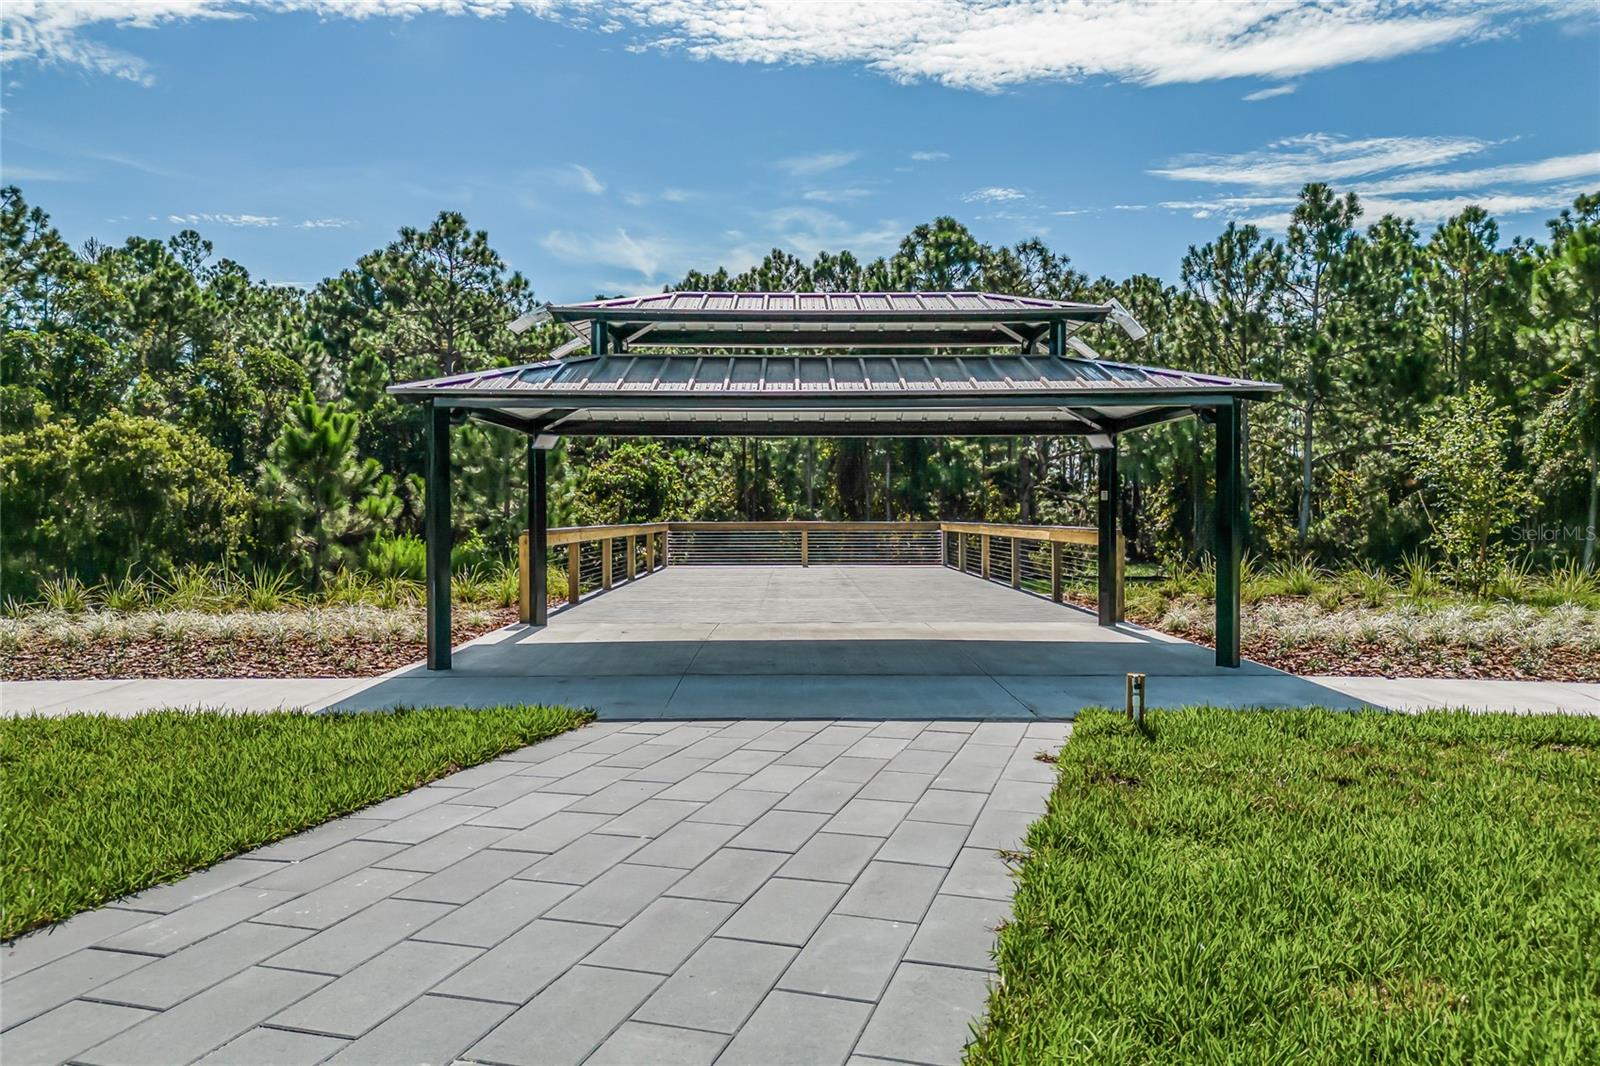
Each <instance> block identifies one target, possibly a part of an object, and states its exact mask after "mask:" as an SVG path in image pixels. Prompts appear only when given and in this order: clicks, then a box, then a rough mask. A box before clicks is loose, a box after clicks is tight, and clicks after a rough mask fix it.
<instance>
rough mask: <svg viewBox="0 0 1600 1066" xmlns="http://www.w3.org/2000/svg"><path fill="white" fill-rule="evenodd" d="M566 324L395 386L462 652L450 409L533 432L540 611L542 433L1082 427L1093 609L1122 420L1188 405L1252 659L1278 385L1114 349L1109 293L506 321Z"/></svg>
mask: <svg viewBox="0 0 1600 1066" xmlns="http://www.w3.org/2000/svg"><path fill="white" fill-rule="evenodd" d="M550 319H554V320H555V321H558V322H561V323H563V324H564V325H565V326H566V327H567V328H568V329H569V330H570V331H571V332H572V334H573V337H572V339H571V340H570V341H569V342H567V343H566V344H564V345H562V346H561V347H560V348H558V349H556V351H554V352H553V353H552V354H551V357H550V358H549V359H546V360H544V361H542V362H538V363H531V364H528V365H525V366H516V367H504V368H497V369H492V370H483V371H476V372H472V373H467V374H457V375H454V376H451V377H444V378H434V379H431V380H426V381H415V382H407V383H404V384H397V385H392V386H390V387H389V391H390V392H391V393H392V394H394V395H396V396H401V397H406V398H408V399H412V400H415V401H418V402H421V403H424V404H426V405H427V406H428V407H429V410H430V417H429V422H428V427H429V429H428V438H427V449H428V462H427V494H426V501H427V502H426V506H427V511H426V516H425V522H424V525H425V539H426V543H427V589H428V595H427V638H428V660H427V665H428V668H429V669H430V670H448V669H449V668H450V651H451V639H450V547H451V525H450V491H449V486H450V425H451V422H452V421H453V420H460V419H462V418H474V419H477V420H480V421H482V422H486V423H489V424H492V425H496V426H501V427H504V428H506V429H511V430H515V431H517V432H520V433H523V434H525V435H526V437H527V441H528V464H529V466H528V484H529V501H528V528H529V544H530V548H531V559H532V565H531V567H530V569H531V574H532V578H531V579H532V582H533V590H532V595H531V602H532V621H533V623H534V624H535V625H544V624H545V621H546V606H545V601H546V593H545V560H546V555H547V529H548V523H547V509H548V508H547V499H548V497H547V491H546V488H547V485H546V478H547V474H546V461H545V456H546V452H547V451H548V450H549V449H550V448H551V447H552V446H553V445H554V444H555V442H556V441H557V440H558V439H559V438H560V437H562V436H651V437H712V436H761V437H785V436H791V437H886V436H904V435H915V436H945V437H972V436H1013V435H1029V436H1040V435H1070V436H1079V437H1083V438H1084V439H1085V440H1086V441H1087V442H1088V444H1089V445H1090V446H1091V447H1092V448H1093V449H1094V450H1095V452H1096V455H1097V457H1098V470H1099V502H1098V515H1097V517H1098V523H1097V524H1098V532H1099V537H1098V548H1097V550H1098V553H1099V560H1098V561H1099V565H1098V572H1099V581H1100V586H1101V595H1100V603H1101V608H1100V619H1099V620H1100V623H1101V624H1102V625H1112V624H1114V623H1115V622H1116V621H1117V619H1116V618H1115V617H1114V615H1112V614H1111V613H1109V611H1108V608H1107V606H1106V605H1107V604H1108V603H1110V602H1112V601H1113V599H1114V597H1113V596H1112V594H1111V590H1110V589H1109V588H1108V583H1109V582H1111V581H1113V580H1114V578H1113V574H1114V572H1115V570H1116V568H1115V567H1114V566H1113V565H1112V562H1113V558H1112V554H1111V553H1112V551H1113V548H1114V545H1115V542H1116V535H1117V508H1116V506H1115V504H1114V501H1116V500H1117V499H1118V495H1119V493H1118V486H1119V482H1118V472H1117V451H1118V438H1119V437H1120V435H1121V434H1123V433H1125V432H1129V431H1131V430H1135V429H1140V428H1143V427H1146V426H1152V425H1156V424H1159V423H1162V422H1169V421H1173V420H1176V419H1182V418H1194V417H1198V418H1200V419H1203V420H1205V421H1208V422H1212V423H1214V424H1215V426H1216V507H1215V509H1214V510H1215V522H1216V529H1215V545H1216V556H1217V558H1216V611H1217V621H1216V661H1217V664H1218V665H1219V666H1230V667H1236V666H1238V665H1239V598H1240V589H1239V579H1240V566H1241V558H1242V554H1243V544H1244V530H1245V523H1246V520H1247V516H1246V515H1245V514H1244V500H1245V493H1244V490H1243V485H1242V483H1241V479H1242V463H1241V455H1240V447H1241V433H1240V427H1241V421H1242V417H1243V409H1244V405H1245V404H1246V403H1247V402H1249V401H1251V400H1259V399H1265V398H1267V397H1270V396H1271V395H1272V394H1273V393H1275V392H1277V391H1279V389H1280V388H1281V386H1279V385H1275V384H1271V383H1267V382H1260V381H1249V380H1242V379H1234V378H1225V377H1218V376H1214V375H1207V374H1197V373H1191V372H1188V371H1179V370H1167V369H1161V368H1158V367H1149V366H1138V365H1133V364H1129V363H1120V362H1111V361H1107V360H1104V359H1102V358H1100V356H1099V354H1098V353H1097V352H1095V350H1094V349H1093V348H1091V347H1090V346H1089V345H1088V344H1087V343H1086V342H1085V341H1084V340H1083V339H1082V338H1081V337H1080V336H1079V334H1080V333H1081V332H1082V331H1084V330H1085V329H1086V328H1088V327H1090V326H1094V325H1097V324H1100V323H1104V322H1106V321H1107V320H1110V321H1111V322H1112V323H1115V324H1116V325H1118V326H1120V327H1121V328H1122V329H1123V330H1124V331H1125V332H1126V333H1127V334H1128V335H1129V336H1130V337H1132V338H1133V339H1134V340H1139V339H1141V338H1142V337H1143V336H1144V335H1145V331H1144V329H1143V327H1141V326H1140V325H1139V323H1138V322H1137V321H1135V320H1134V319H1133V317H1132V316H1131V315H1129V314H1128V313H1127V311H1126V310H1125V309H1124V308H1123V307H1122V306H1121V305H1120V304H1118V303H1117V302H1116V301H1114V300H1113V301H1110V302H1108V303H1103V304H1102V303H1074V302H1067V301H1060V300H1043V299H1031V298H1025V297H1019V296H1007V295H998V294H993V293H982V292H908V293H892V292H891V293H882V292H850V293H841V292H833V293H812V292H757V293H731V292H670V293H662V294H659V295H653V296H641V297H628V298H624V299H615V300H597V301H593V302H587V303H576V304H565V305H559V306H557V305H551V306H546V307H544V308H542V309H540V310H538V311H535V312H533V313H532V314H530V315H525V316H523V317H522V318H520V319H518V320H517V322H515V323H513V326H512V328H513V329H516V330H519V331H520V330H524V329H527V328H528V327H530V326H531V325H533V324H535V323H536V322H538V321H541V320H543V321H548V320H550Z"/></svg>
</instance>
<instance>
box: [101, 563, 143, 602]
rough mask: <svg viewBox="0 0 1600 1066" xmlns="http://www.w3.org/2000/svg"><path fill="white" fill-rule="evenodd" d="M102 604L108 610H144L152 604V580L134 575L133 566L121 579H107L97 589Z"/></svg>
mask: <svg viewBox="0 0 1600 1066" xmlns="http://www.w3.org/2000/svg"><path fill="white" fill-rule="evenodd" d="M95 594H96V595H97V596H98V597H99V599H100V606H101V607H103V608H105V609H106V610H108V611H123V612H127V611H142V610H144V609H145V608H146V607H148V606H150V601H151V599H152V596H151V588H150V582H149V581H148V580H147V579H145V578H138V577H134V576H133V570H132V568H129V570H128V572H127V573H125V574H123V575H122V579H121V580H119V581H111V580H110V579H107V580H106V581H104V582H102V583H101V585H100V587H99V588H98V589H96V590H95Z"/></svg>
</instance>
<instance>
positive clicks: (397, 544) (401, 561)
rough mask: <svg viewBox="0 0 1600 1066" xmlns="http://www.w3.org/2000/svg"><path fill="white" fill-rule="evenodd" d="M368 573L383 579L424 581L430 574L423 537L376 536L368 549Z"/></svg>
mask: <svg viewBox="0 0 1600 1066" xmlns="http://www.w3.org/2000/svg"><path fill="white" fill-rule="evenodd" d="M366 570H367V573H369V574H371V575H372V576H373V577H375V578H378V579H379V580H382V579H384V578H405V579H407V580H409V581H422V580H424V579H425V578H426V577H427V574H428V549H427V546H426V545H425V544H424V543H423V540H422V538H421V537H412V536H399V537H384V536H379V537H374V538H373V540H372V546H371V547H370V548H368V549H367V563H366Z"/></svg>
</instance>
